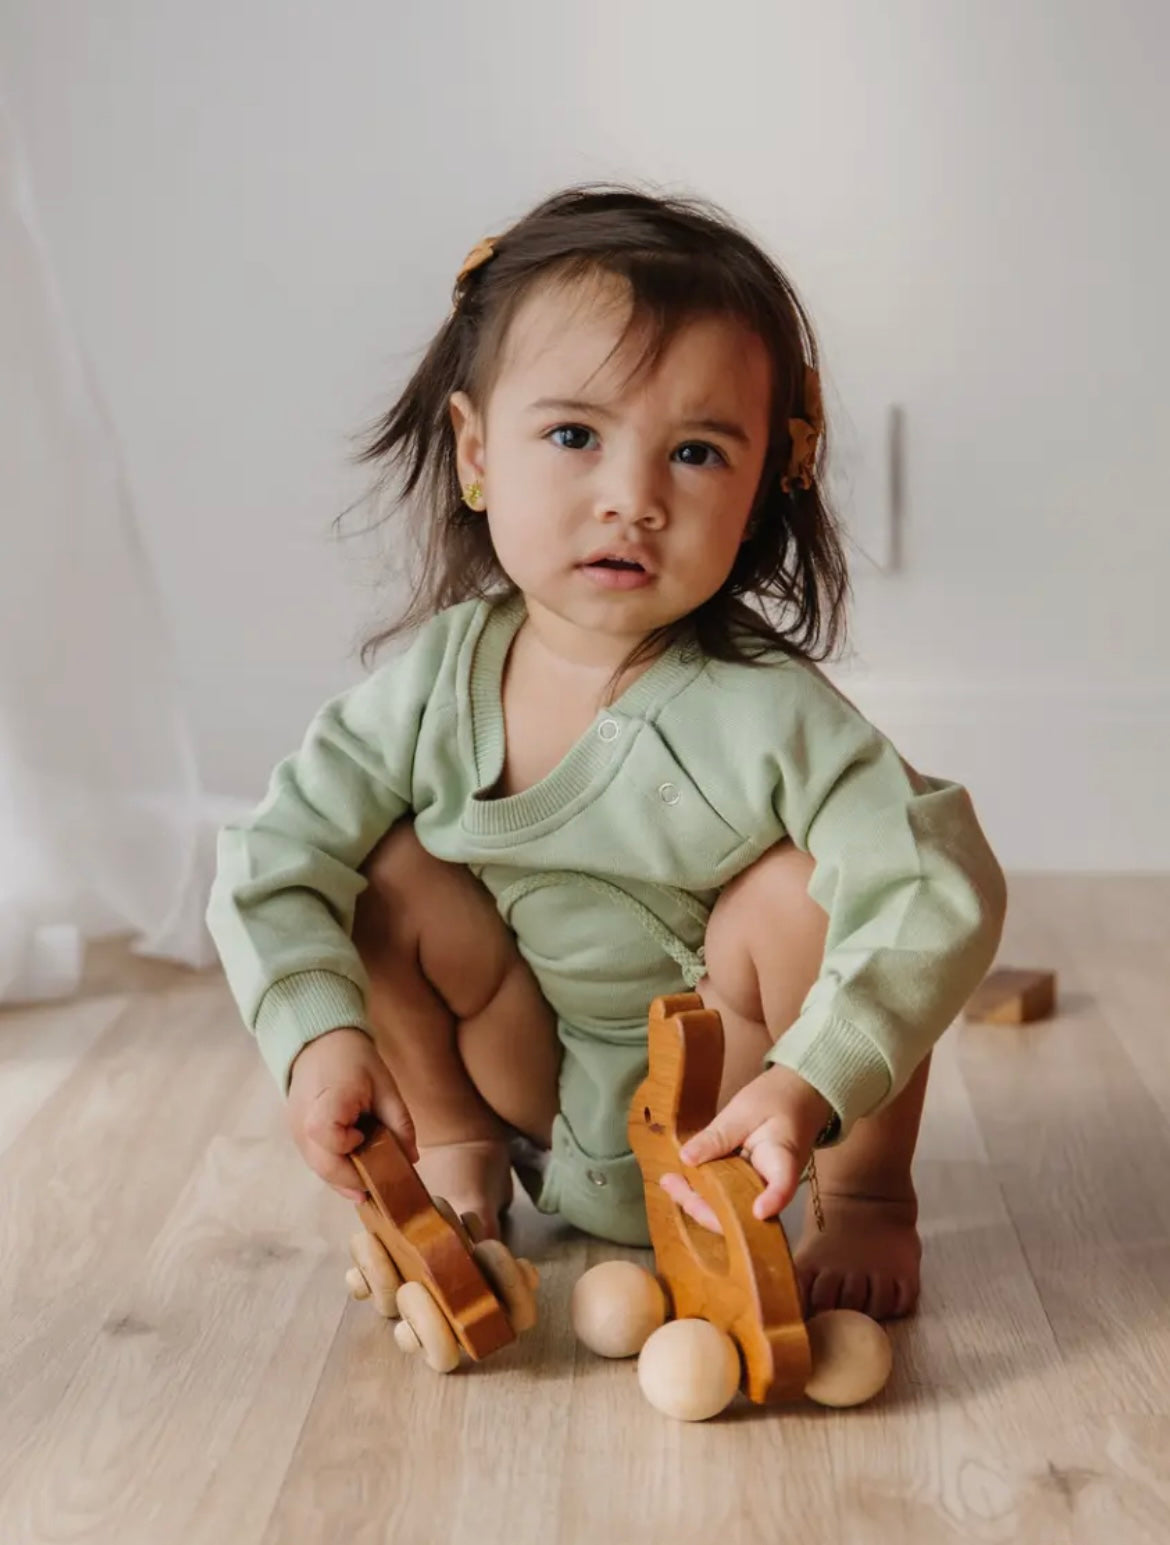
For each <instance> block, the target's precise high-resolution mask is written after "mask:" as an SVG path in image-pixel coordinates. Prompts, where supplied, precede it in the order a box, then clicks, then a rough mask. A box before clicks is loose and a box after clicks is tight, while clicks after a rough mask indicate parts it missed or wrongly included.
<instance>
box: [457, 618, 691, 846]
mask: <svg viewBox="0 0 1170 1545" xmlns="http://www.w3.org/2000/svg"><path fill="white" fill-rule="evenodd" d="M526 615H527V609H526V607H525V605H524V597H523V596H522V595H515V596H510V597H509V598H508V599H507V600H505V601H501V602H496V603H492V602H490V601H485V602H483V606H482V614H481V622H480V627H479V630H478V636H476V630H475V629H474V628H473V629H472V637H471V639H470V645H471V647H470V648H469V649H468V650H467V651H466V652H465V654H464V657H463V660H462V661H461V662H460V665H461V676H462V677H463V679H462V680H461V681H460V684H459V686H460V697H461V698H462V700H463V702H464V703H465V704H466V705H467V707H468V710H469V717H470V721H471V722H470V732H471V742H472V744H471V748H470V749H471V751H472V754H473V756H474V759H475V774H476V788H477V789H478V790H479V791H480V792H479V793H477V794H476V795H474V796H473V798H472V799H470V800H469V801H468V803H467V805H466V807H465V808H464V812H463V826H464V829H465V830H467V831H471V832H476V833H478V834H480V835H482V836H492V835H498V836H515V835H516V834H517V833H520V832H525V833H527V834H529V835H535V833H534V832H533V831H532V830H531V829H532V828H534V827H540V826H543V825H548V826H550V827H551V826H556V825H559V824H560V823H561V822H562V821H564V820H567V819H568V818H569V816H571V815H572V814H574V813H575V811H576V810H577V809H579V808H580V807H581V806H582V805H585V804H588V803H589V801H590V800H591V799H593V798H594V797H595V796H596V794H597V793H598V792H599V790H600V788H602V787H604V785H605V784H606V783H608V782H609V779H610V777H611V776H612V774H613V771H614V770H615V769H616V767H617V766H618V764H619V763H620V762H621V761H622V760H623V759H624V758H625V756H626V754H627V752H628V751H629V748H630V744H631V742H632V740H633V737H634V734H635V733H636V729H637V721H639V720H642V719H652V718H653V717H654V716H655V712H656V710H657V709H658V708H659V707H660V706H661V705H662V704H663V703H665V702H666V701H667V700H668V699H670V698H672V697H674V696H675V694H676V693H677V692H678V691H679V690H680V689H681V688H682V687H683V686H685V685H686V683H687V682H689V681H692V680H693V679H694V678H695V677H696V676H697V675H698V673H699V671H700V670H701V669H702V667H703V660H702V656H701V654H700V652H699V651H698V649H696V648H695V647H694V646H693V645H688V644H686V643H681V644H673V645H671V647H670V648H668V649H667V650H665V651H664V652H663V653H662V654H660V655H659V656H658V658H657V659H656V660H654V661H653V662H652V664H650V665H649V666H648V667H647V668H646V670H644V671H643V672H642V674H641V675H640V676H639V677H638V678H637V680H636V681H634V682H632V683H631V685H630V686H629V687H627V688H626V690H625V691H624V692H623V693H622V694H621V696H620V697H619V698H617V699H616V700H615V701H614V702H613V703H611V704H609V705H608V706H607V707H605V708H602V709H600V710H599V711H598V713H597V716H596V718H595V719H594V721H593V723H592V724H591V725H590V726H589V728H588V729H587V730H586V731H585V733H584V734H583V735H582V736H581V738H580V739H579V740H578V741H577V742H576V743H575V744H574V745H573V746H571V747H570V748H569V750H568V752H566V754H565V756H564V757H563V758H562V760H561V761H560V762H559V763H558V764H557V766H556V767H554V768H553V770H552V771H551V772H550V773H549V774H548V775H547V776H546V777H544V778H541V779H540V781H539V782H538V783H534V784H533V785H532V787H531V788H529V789H524V790H523V792H522V793H519V794H509V795H507V796H506V797H504V798H500V799H490V798H487V797H486V796H485V794H484V792H483V791H485V790H487V789H491V788H494V787H495V785H496V784H497V783H498V782H499V778H500V773H501V772H502V771H503V767H504V705H503V683H504V665H505V662H506V661H507V658H508V650H509V649H510V648H511V647H512V640H513V639H514V638H515V637H516V634H517V633H518V632H519V630H520V624H521V623H522V622H523V621H524V618H525V616H526ZM464 672H466V674H465V675H464V674H463V673H464ZM607 719H608V720H612V721H614V722H615V723H616V725H617V733H616V734H612V732H609V731H608V729H607V728H606V729H605V732H604V733H603V727H604V721H605V720H607ZM607 734H610V735H612V738H606V737H607Z"/></svg>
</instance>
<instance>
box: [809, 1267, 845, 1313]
mask: <svg viewBox="0 0 1170 1545" xmlns="http://www.w3.org/2000/svg"><path fill="white" fill-rule="evenodd" d="M840 1296H841V1273H840V1272H839V1271H820V1272H817V1273H816V1275H815V1276H814V1278H813V1281H812V1286H811V1287H810V1288H809V1292H808V1312H809V1314H820V1313H821V1312H822V1311H823V1310H825V1309H836V1308H837V1307H838V1304H837V1300H838V1298H839V1297H840Z"/></svg>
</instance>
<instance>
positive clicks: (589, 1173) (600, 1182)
mask: <svg viewBox="0 0 1170 1545" xmlns="http://www.w3.org/2000/svg"><path fill="white" fill-rule="evenodd" d="M585 1178H586V1180H588V1181H589V1182H590V1184H591V1185H595V1186H606V1185H608V1184H609V1181H608V1180H606V1178H605V1176H604V1175H603V1174H602V1173H601V1171H600V1170H599V1169H590V1170H586V1171H585Z"/></svg>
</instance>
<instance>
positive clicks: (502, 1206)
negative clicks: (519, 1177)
mask: <svg viewBox="0 0 1170 1545" xmlns="http://www.w3.org/2000/svg"><path fill="white" fill-rule="evenodd" d="M415 1167H416V1169H417V1170H418V1174H419V1179H420V1180H421V1181H422V1183H423V1185H424V1186H426V1188H427V1190H428V1191H429V1192H430V1193H431V1195H432V1196H442V1197H445V1198H446V1199H447V1201H449V1202H450V1203H451V1206H452V1207H453V1208H454V1209H455V1211H456V1212H457V1213H465V1212H474V1213H475V1214H476V1215H477V1216H478V1218H479V1221H480V1223H481V1224H482V1225H483V1230H484V1233H485V1235H486V1236H487V1238H488V1239H498V1238H499V1237H500V1214H501V1213H503V1212H504V1211H505V1210H506V1209H507V1207H508V1205H509V1204H510V1202H511V1200H512V1162H511V1158H510V1155H509V1153H508V1145H507V1143H505V1142H497V1141H496V1140H495V1139H493V1138H473V1139H471V1140H469V1141H468V1142H463V1143H440V1144H438V1145H436V1146H435V1147H432V1148H424V1147H422V1146H420V1147H419V1151H418V1164H417V1165H416V1166H415Z"/></svg>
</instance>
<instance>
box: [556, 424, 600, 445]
mask: <svg viewBox="0 0 1170 1545" xmlns="http://www.w3.org/2000/svg"><path fill="white" fill-rule="evenodd" d="M592 434H593V431H592V429H586V428H585V425H584V424H558V425H557V427H556V428H555V429H550V430H549V433H548V438H549V439H550V440H551V441H552V442H553V444H554V445H559V446H560V447H561V449H562V450H564V451H584V450H588V449H589V445H588V441H589V439H590V437H591V436H592ZM558 435H565V436H566V437H572V438H566V439H564V440H558V439H557V436H558Z"/></svg>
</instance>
